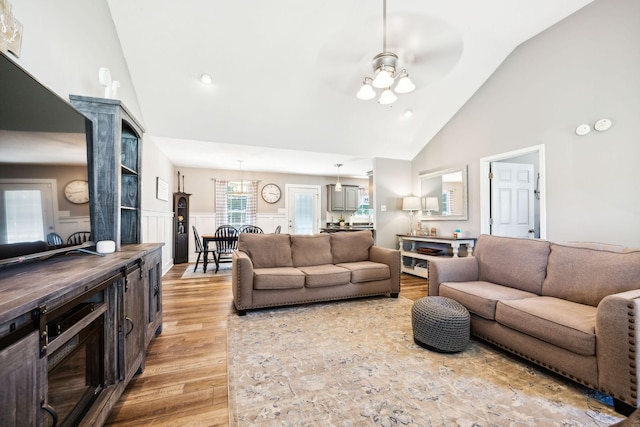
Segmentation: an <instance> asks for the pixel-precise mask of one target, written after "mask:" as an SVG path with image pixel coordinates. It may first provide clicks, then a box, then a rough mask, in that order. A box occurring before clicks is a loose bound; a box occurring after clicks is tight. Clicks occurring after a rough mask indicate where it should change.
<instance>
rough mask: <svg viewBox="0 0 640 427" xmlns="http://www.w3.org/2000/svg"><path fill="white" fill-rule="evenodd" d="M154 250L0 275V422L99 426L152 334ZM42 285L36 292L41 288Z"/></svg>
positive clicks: (157, 250) (68, 259) (158, 298)
mask: <svg viewBox="0 0 640 427" xmlns="http://www.w3.org/2000/svg"><path fill="white" fill-rule="evenodd" d="M161 264H162V253H161V246H160V245H157V244H140V245H128V246H127V247H126V249H124V250H122V251H119V252H116V253H114V254H107V255H105V256H104V257H96V256H94V255H88V254H76V255H69V256H65V257H53V258H50V259H47V260H43V261H40V262H38V263H33V264H27V263H25V264H22V265H17V266H12V267H11V268H7V269H1V270H0V293H2V294H3V295H24V297H23V298H5V299H4V300H1V301H0V381H1V382H2V387H1V388H0V425H1V426H17V425H29V426H48V425H52V424H53V419H54V417H57V419H58V425H103V424H104V423H105V420H106V419H107V417H108V415H109V411H110V410H111V409H112V408H113V406H114V405H115V404H116V403H117V401H118V398H119V397H120V396H121V395H122V393H123V392H124V390H125V388H126V387H127V384H128V383H129V381H130V380H131V378H132V377H133V376H134V375H135V374H136V372H138V371H140V370H142V369H143V368H144V360H145V355H146V350H147V348H148V346H149V343H150V341H151V339H152V338H153V337H154V336H156V335H157V334H158V333H159V332H160V331H161V324H162V292H161V289H162V284H161V280H162V279H161V277H162V276H161ZM43 283H46V286H43V285H42V284H43Z"/></svg>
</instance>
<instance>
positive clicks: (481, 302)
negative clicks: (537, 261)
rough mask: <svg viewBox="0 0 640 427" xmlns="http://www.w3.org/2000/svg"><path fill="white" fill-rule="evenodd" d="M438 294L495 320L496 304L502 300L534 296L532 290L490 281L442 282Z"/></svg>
mask: <svg viewBox="0 0 640 427" xmlns="http://www.w3.org/2000/svg"><path fill="white" fill-rule="evenodd" d="M438 295H440V296H443V297H449V298H451V299H454V300H456V301H458V302H459V303H460V304H462V305H464V306H465V307H466V308H467V310H469V311H470V312H471V313H473V314H475V315H477V316H480V317H484V318H485V319H488V320H495V318H496V317H495V316H496V304H497V303H498V301H500V300H511V299H523V298H533V297H537V296H538V295H536V294H534V293H532V292H526V291H521V290H520V289H515V288H510V287H508V286H502V285H496V284H495V283H489V282H445V283H441V284H440V289H439V292H438Z"/></svg>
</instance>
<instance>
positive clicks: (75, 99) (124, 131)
mask: <svg viewBox="0 0 640 427" xmlns="http://www.w3.org/2000/svg"><path fill="white" fill-rule="evenodd" d="M69 98H70V100H71V104H72V105H73V106H74V107H75V108H77V109H78V110H79V111H80V112H81V113H83V114H84V115H85V116H87V117H88V118H89V119H90V120H91V121H92V122H93V133H92V135H91V137H90V138H88V147H89V149H90V150H91V152H92V154H93V155H92V156H91V159H90V160H89V171H90V174H89V176H90V177H93V178H92V181H94V182H93V183H92V185H91V186H90V192H91V193H92V194H90V198H91V199H92V206H91V208H92V209H93V210H92V214H91V217H92V221H91V236H92V237H93V240H95V241H99V240H113V241H114V242H115V243H116V249H117V250H119V249H120V246H121V245H122V244H131V243H140V242H141V221H142V215H141V211H140V206H141V193H142V191H141V185H142V176H141V173H140V172H141V160H142V135H143V133H144V129H143V128H142V126H141V125H140V124H139V123H138V122H137V121H136V120H135V118H134V117H133V116H132V115H131V113H130V112H129V111H128V110H127V109H126V108H125V106H124V104H123V103H122V102H121V101H119V100H115V99H106V98H93V97H87V96H78V95H70V96H69ZM94 219H96V221H93V220H94Z"/></svg>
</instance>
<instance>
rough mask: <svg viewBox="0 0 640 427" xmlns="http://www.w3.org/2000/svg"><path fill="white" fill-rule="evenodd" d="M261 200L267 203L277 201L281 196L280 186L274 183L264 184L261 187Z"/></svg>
mask: <svg viewBox="0 0 640 427" xmlns="http://www.w3.org/2000/svg"><path fill="white" fill-rule="evenodd" d="M261 195H262V200H264V201H265V202H267V203H277V202H278V200H280V197H281V196H282V192H281V191H280V187H278V186H277V185H276V184H266V185H265V186H264V187H262V193H261Z"/></svg>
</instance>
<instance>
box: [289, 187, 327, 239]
mask: <svg viewBox="0 0 640 427" xmlns="http://www.w3.org/2000/svg"><path fill="white" fill-rule="evenodd" d="M286 188H287V200H286V205H287V218H288V221H287V222H288V228H289V231H288V232H289V234H315V233H318V232H319V230H320V228H319V227H320V187H319V186H317V185H312V186H310V185H287V186H286Z"/></svg>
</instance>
